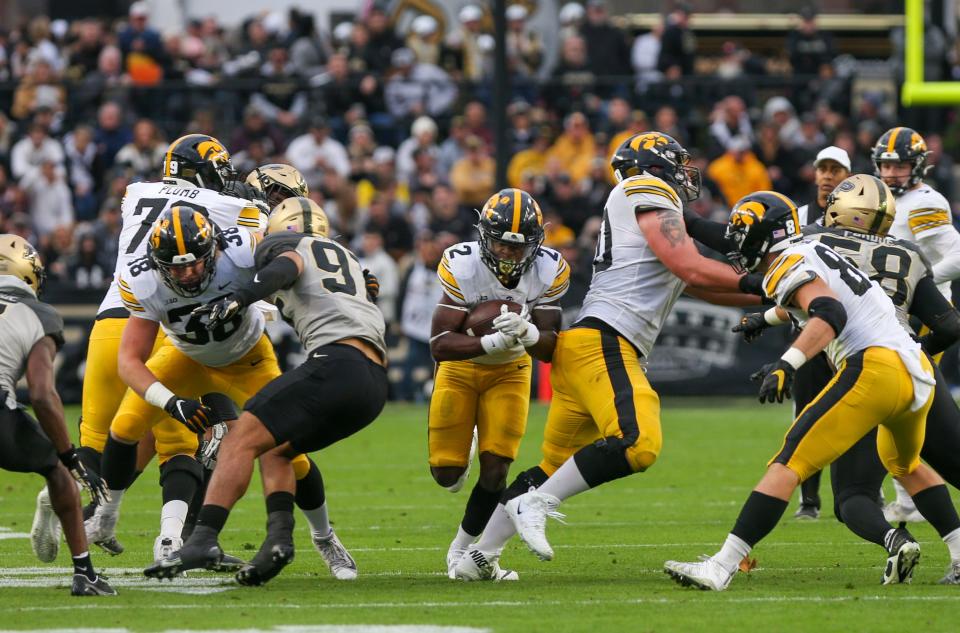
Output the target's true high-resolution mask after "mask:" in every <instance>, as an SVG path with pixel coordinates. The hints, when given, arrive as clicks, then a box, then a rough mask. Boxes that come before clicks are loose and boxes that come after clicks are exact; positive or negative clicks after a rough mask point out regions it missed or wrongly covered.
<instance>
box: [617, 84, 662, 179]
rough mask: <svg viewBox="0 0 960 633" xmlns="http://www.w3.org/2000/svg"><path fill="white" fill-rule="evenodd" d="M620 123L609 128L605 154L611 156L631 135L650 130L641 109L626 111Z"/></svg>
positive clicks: (648, 122)
mask: <svg viewBox="0 0 960 633" xmlns="http://www.w3.org/2000/svg"><path fill="white" fill-rule="evenodd" d="M614 101H615V99H614V100H611V101H610V103H611V104H612V103H613V102H614ZM622 125H623V127H619V129H616V130H615V129H610V130H609V134H610V142H609V143H607V153H606V156H613V153H614V152H615V151H617V148H618V147H620V146H621V145H623V142H624V141H626V140H627V139H628V138H630V137H631V136H634V135H635V134H641V133H643V132H648V131H650V121H649V120H647V115H646V114H644V112H643V110H633V111H630V112H628V113H627V118H626V120H625V121H624V122H623V124H622ZM658 131H659V130H658ZM610 175H611V177H612V176H613V171H612V170H611V171H610Z"/></svg>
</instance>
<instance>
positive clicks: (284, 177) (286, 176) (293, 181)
mask: <svg viewBox="0 0 960 633" xmlns="http://www.w3.org/2000/svg"><path fill="white" fill-rule="evenodd" d="M246 182H247V184H248V185H250V186H251V187H253V188H254V189H256V190H258V191H260V192H262V193H263V195H264V197H265V198H266V199H267V204H269V205H270V207H271V208H272V207H275V206H277V205H278V204H280V203H281V202H283V201H284V200H286V199H287V198H296V197H301V198H306V197H307V194H309V193H310V189H309V188H308V187H307V181H306V180H304V179H303V174H301V173H300V172H299V171H297V168H296V167H293V166H291V165H284V164H281V163H270V164H269V165H262V166H260V167H257V168H256V169H254V170H253V171H251V172H250V173H249V174H248V175H247V180H246Z"/></svg>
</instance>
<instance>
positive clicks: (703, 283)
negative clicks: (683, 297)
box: [637, 208, 740, 292]
mask: <svg viewBox="0 0 960 633" xmlns="http://www.w3.org/2000/svg"><path fill="white" fill-rule="evenodd" d="M637 224H638V225H639V227H640V230H641V231H642V232H643V236H644V237H645V238H646V240H647V244H649V245H650V250H652V251H653V253H654V255H656V256H657V258H658V259H659V260H660V261H661V262H663V265H664V266H666V267H667V268H669V269H670V272H672V273H673V274H674V275H676V276H677V277H679V278H680V279H681V280H682V281H683V282H684V283H685V284H687V286H690V287H691V288H694V289H703V290H712V291H716V292H739V291H740V286H739V282H740V275H738V274H737V273H735V272H734V270H733V268H731V267H730V266H728V265H727V264H721V263H720V262H717V261H714V260H712V259H707V258H706V257H704V256H703V255H701V254H700V253H699V252H698V251H697V247H696V246H695V245H694V243H693V240H691V239H690V236H688V235H687V230H686V228H684V225H683V217H681V215H680V213H679V212H677V211H675V210H673V209H654V208H651V209H642V208H638V209H637Z"/></svg>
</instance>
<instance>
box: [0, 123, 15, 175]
mask: <svg viewBox="0 0 960 633" xmlns="http://www.w3.org/2000/svg"><path fill="white" fill-rule="evenodd" d="M17 136H18V135H17V125H16V124H15V123H13V122H12V121H11V120H10V119H8V118H7V115H6V113H5V112H4V111H3V110H0V165H9V164H10V150H11V149H13V142H14V140H15V139H16V138H17Z"/></svg>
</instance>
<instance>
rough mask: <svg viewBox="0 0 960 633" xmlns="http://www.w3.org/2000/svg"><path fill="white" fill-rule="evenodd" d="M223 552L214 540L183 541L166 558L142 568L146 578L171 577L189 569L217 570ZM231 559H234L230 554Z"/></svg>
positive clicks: (221, 560) (222, 557) (221, 562)
mask: <svg viewBox="0 0 960 633" xmlns="http://www.w3.org/2000/svg"><path fill="white" fill-rule="evenodd" d="M223 559H224V553H223V550H222V549H220V545H219V543H217V542H216V541H214V542H212V543H210V542H206V543H189V542H188V543H184V545H183V547H182V548H181V549H180V550H178V551H176V552H174V553H173V554H171V555H170V556H169V557H167V558H161V559H160V560H158V561H156V562H155V563H153V564H152V565H150V566H149V567H147V568H146V569H144V570H143V575H144V576H147V577H148V578H160V579H163V578H169V579H173V578H174V577H175V576H179V575H180V574H181V573H182V572H185V571H187V570H190V569H210V570H213V571H219V570H220V567H221V565H222V564H223ZM230 559H231V560H235V559H234V558H233V557H232V556H231V557H230Z"/></svg>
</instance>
